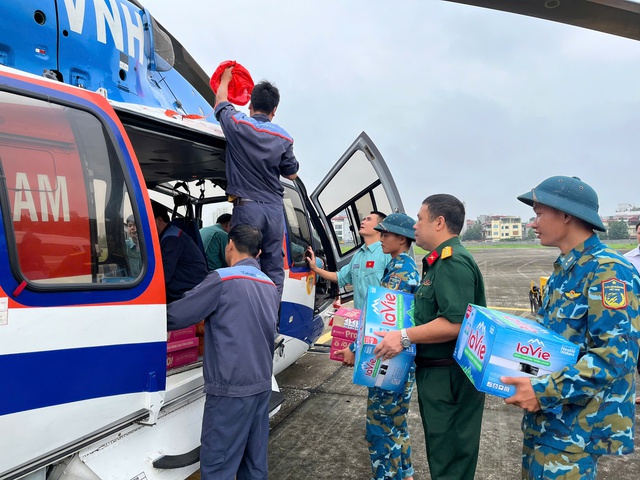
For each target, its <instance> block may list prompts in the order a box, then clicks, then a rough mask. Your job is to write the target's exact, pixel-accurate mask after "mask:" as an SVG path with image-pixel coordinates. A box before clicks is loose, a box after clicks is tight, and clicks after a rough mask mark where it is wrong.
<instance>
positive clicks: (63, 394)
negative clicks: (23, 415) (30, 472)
mask: <svg viewBox="0 0 640 480" xmlns="http://www.w3.org/2000/svg"><path fill="white" fill-rule="evenodd" d="M166 357H167V344H166V342H154V343H137V344H128V345H109V346H102V347H87V348H74V349H68V350H52V351H46V352H31V353H19V354H12V355H0V385H2V396H1V397H0V415H7V414H10V413H15V412H22V411H25V410H33V409H36V408H44V407H50V406H53V405H60V404H63V403H71V402H77V401H81V400H88V399H92V398H99V397H108V396H112V395H122V394H127V393H137V392H146V391H148V392H155V391H158V390H164V389H165V385H166ZM154 377H155V378H154Z"/></svg>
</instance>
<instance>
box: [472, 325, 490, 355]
mask: <svg viewBox="0 0 640 480" xmlns="http://www.w3.org/2000/svg"><path fill="white" fill-rule="evenodd" d="M484 334H485V332H484V329H482V331H481V330H480V329H477V330H474V331H473V332H471V335H469V339H468V340H467V346H468V347H469V349H470V350H471V351H472V352H473V353H474V354H475V355H476V357H478V358H479V359H480V360H484V356H485V354H486V353H487V346H486V345H485V344H484Z"/></svg>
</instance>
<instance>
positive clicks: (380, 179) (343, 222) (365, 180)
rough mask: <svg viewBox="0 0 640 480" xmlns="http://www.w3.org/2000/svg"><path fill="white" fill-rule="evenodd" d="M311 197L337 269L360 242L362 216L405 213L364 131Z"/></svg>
mask: <svg viewBox="0 0 640 480" xmlns="http://www.w3.org/2000/svg"><path fill="white" fill-rule="evenodd" d="M311 200H312V202H313V205H314V206H315V208H316V210H317V211H318V214H319V216H320V221H321V222H322V224H323V226H324V228H325V231H327V232H328V233H329V238H330V242H331V249H332V251H333V255H334V258H335V259H336V268H337V269H340V268H341V267H342V266H344V265H346V264H348V263H349V262H350V261H351V257H353V255H354V254H355V252H356V251H357V249H358V248H360V246H362V245H363V243H364V242H363V241H362V238H360V235H358V230H359V228H360V223H361V221H362V219H363V218H364V217H366V216H367V215H368V214H369V213H371V212H372V211H374V210H377V211H380V212H383V213H386V214H387V215H388V214H390V213H393V212H398V211H400V212H404V207H403V206H402V200H401V199H400V194H399V192H398V188H397V187H396V184H395V182H394V180H393V178H392V176H391V172H390V171H389V168H388V167H387V164H386V163H385V161H384V159H383V158H382V155H381V154H380V152H379V151H378V149H377V148H376V146H375V145H374V144H373V142H372V141H371V139H370V138H369V136H368V135H367V134H366V133H364V132H362V133H361V134H360V135H359V136H358V138H357V139H356V140H355V141H354V142H353V144H351V146H350V147H349V149H348V150H347V151H346V152H345V153H344V154H343V155H342V157H340V160H338V163H336V164H335V165H334V167H333V168H332V169H331V171H330V172H329V173H328V174H327V176H326V177H325V178H324V179H323V180H322V182H320V184H319V185H318V187H317V188H316V189H315V190H314V191H313V193H312V194H311ZM343 298H344V297H343Z"/></svg>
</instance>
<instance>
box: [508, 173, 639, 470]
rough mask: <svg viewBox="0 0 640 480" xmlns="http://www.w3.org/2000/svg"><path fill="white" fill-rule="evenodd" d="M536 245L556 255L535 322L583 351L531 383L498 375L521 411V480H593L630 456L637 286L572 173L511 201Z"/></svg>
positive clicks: (592, 197) (587, 191) (590, 194)
mask: <svg viewBox="0 0 640 480" xmlns="http://www.w3.org/2000/svg"><path fill="white" fill-rule="evenodd" d="M518 200H520V201H521V202H524V203H526V204H527V205H532V206H533V209H534V211H535V213H536V219H535V221H534V222H533V228H534V229H535V231H536V233H537V235H538V237H539V238H540V243H541V244H542V245H545V246H554V247H558V248H559V249H560V256H559V257H558V259H557V260H556V262H555V263H554V269H553V275H552V276H551V278H550V279H549V281H548V283H547V285H546V287H545V295H544V301H543V305H542V308H541V309H540V311H539V312H538V315H539V319H538V321H539V322H540V323H542V324H543V325H544V326H545V327H547V328H549V329H551V330H554V331H556V332H558V333H560V334H561V335H563V336H564V337H565V338H567V339H568V340H570V341H572V342H573V343H575V344H577V345H579V346H580V354H579V357H578V362H577V363H576V364H575V365H572V366H567V367H565V368H563V369H562V370H560V371H559V372H554V373H551V374H548V375H542V376H540V377H536V378H529V377H519V378H513V377H505V378H503V381H504V382H505V383H508V384H511V385H515V386H516V393H515V395H513V396H512V397H510V398H508V399H506V400H505V401H506V403H508V404H513V405H517V406H519V407H522V408H523V409H525V410H526V411H527V412H528V413H525V415H524V418H523V421H522V429H523V432H524V442H523V449H522V478H523V479H545V480H547V479H549V480H555V479H563V480H573V479H595V478H596V472H597V462H598V459H599V458H600V456H601V455H607V454H608V455H623V454H626V453H630V452H632V451H633V435H634V428H635V425H634V420H635V404H634V396H635V365H636V362H637V359H638V341H639V338H640V334H639V330H640V316H639V314H640V311H639V308H640V307H639V301H638V296H637V294H638V292H640V281H639V280H638V277H637V276H636V275H634V270H633V267H632V266H631V264H629V262H628V261H627V260H626V259H624V257H622V256H621V255H619V254H618V253H617V252H616V251H614V250H612V249H611V248H609V247H607V246H606V245H604V244H602V243H601V242H600V240H599V239H598V237H597V236H596V235H595V234H594V230H599V231H604V230H605V227H604V225H603V224H602V221H601V219H600V217H599V215H598V196H597V195H596V193H595V191H594V190H593V189H592V188H591V187H590V186H589V185H587V184H586V183H584V182H582V181H580V179H578V178H576V177H560V176H558V177H551V178H548V179H547V180H545V181H543V182H542V183H541V184H540V185H538V186H537V187H536V188H534V189H532V190H531V191H530V192H527V193H525V194H523V195H520V196H519V197H518Z"/></svg>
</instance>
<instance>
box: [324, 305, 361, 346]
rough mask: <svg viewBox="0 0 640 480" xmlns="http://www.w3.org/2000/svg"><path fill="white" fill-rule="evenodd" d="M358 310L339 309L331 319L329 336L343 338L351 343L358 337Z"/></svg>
mask: <svg viewBox="0 0 640 480" xmlns="http://www.w3.org/2000/svg"><path fill="white" fill-rule="evenodd" d="M359 319H360V310H358V309H356V308H348V307H341V308H340V309H338V310H337V311H336V313H334V314H333V318H332V319H331V336H332V337H334V338H335V337H338V338H344V339H346V340H349V341H351V342H353V341H355V339H356V338H357V337H358V322H359Z"/></svg>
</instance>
